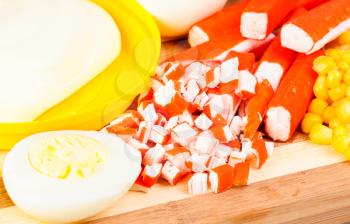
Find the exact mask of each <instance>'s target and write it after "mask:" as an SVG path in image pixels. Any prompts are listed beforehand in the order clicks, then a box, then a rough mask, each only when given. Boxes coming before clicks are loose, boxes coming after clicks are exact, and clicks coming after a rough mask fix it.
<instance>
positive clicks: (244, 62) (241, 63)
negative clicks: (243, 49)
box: [225, 51, 255, 70]
mask: <svg viewBox="0 0 350 224" xmlns="http://www.w3.org/2000/svg"><path fill="white" fill-rule="evenodd" d="M232 58H238V70H251V69H252V68H253V66H254V64H255V54H253V53H239V52H236V51H230V52H229V53H228V54H227V56H226V58H225V61H226V60H229V59H232Z"/></svg>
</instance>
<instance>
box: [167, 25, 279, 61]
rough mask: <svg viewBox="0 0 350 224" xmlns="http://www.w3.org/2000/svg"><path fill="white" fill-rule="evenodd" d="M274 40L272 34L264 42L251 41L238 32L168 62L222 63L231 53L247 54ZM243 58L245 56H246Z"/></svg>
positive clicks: (184, 52)
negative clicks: (209, 61)
mask: <svg viewBox="0 0 350 224" xmlns="http://www.w3.org/2000/svg"><path fill="white" fill-rule="evenodd" d="M274 38H275V35H274V34H270V35H269V36H268V37H267V38H265V39H263V40H250V39H246V38H243V37H242V36H241V34H240V33H239V31H238V32H237V34H235V35H224V36H222V37H221V38H220V40H219V41H208V42H206V43H203V44H200V45H198V46H196V47H193V48H189V49H188V50H186V51H183V52H180V53H179V54H177V55H175V56H173V57H171V58H169V59H168V60H167V61H168V62H169V61H170V62H171V61H180V62H182V63H184V64H190V63H192V62H193V61H203V60H220V61H222V60H224V59H225V58H226V57H227V55H228V54H229V53H230V52H231V51H236V52H241V53H247V52H250V51H252V50H254V49H256V48H258V47H260V46H262V45H265V44H267V43H270V42H271V41H272V40H273V39H274ZM242 56H244V54H243V55H242Z"/></svg>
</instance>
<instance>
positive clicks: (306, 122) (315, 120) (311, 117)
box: [301, 113, 322, 134]
mask: <svg viewBox="0 0 350 224" xmlns="http://www.w3.org/2000/svg"><path fill="white" fill-rule="evenodd" d="M315 124H322V118H321V116H320V115H318V114H313V113H307V114H305V116H304V119H303V121H302V122H301V130H302V131H303V132H304V133H305V134H308V133H310V131H311V129H312V127H313V126H314V125H315Z"/></svg>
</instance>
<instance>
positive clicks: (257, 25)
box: [240, 0, 296, 40]
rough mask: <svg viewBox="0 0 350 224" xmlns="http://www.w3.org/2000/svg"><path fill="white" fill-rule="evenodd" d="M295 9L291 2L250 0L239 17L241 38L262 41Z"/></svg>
mask: <svg viewBox="0 0 350 224" xmlns="http://www.w3.org/2000/svg"><path fill="white" fill-rule="evenodd" d="M295 7H296V1H291V0H251V1H250V2H249V3H248V5H247V7H246V8H245V9H244V11H243V13H242V17H241V24H240V27H241V34H242V36H243V37H246V38H251V39H257V40H262V39H264V38H266V37H267V36H268V35H269V34H270V33H272V32H273V31H274V30H275V29H276V28H277V27H278V26H279V25H280V24H281V22H282V21H283V19H284V18H285V17H286V16H287V15H288V14H289V13H290V12H291V11H292V10H293V9H294V8H295Z"/></svg>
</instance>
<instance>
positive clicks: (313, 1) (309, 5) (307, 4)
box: [298, 0, 329, 10]
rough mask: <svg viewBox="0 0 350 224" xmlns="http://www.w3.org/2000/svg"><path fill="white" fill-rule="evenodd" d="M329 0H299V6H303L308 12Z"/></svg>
mask: <svg viewBox="0 0 350 224" xmlns="http://www.w3.org/2000/svg"><path fill="white" fill-rule="evenodd" d="M328 1H329V0H299V2H298V6H302V7H304V8H306V9H307V10H310V9H313V8H315V7H317V6H319V5H321V4H323V3H325V2H328Z"/></svg>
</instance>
